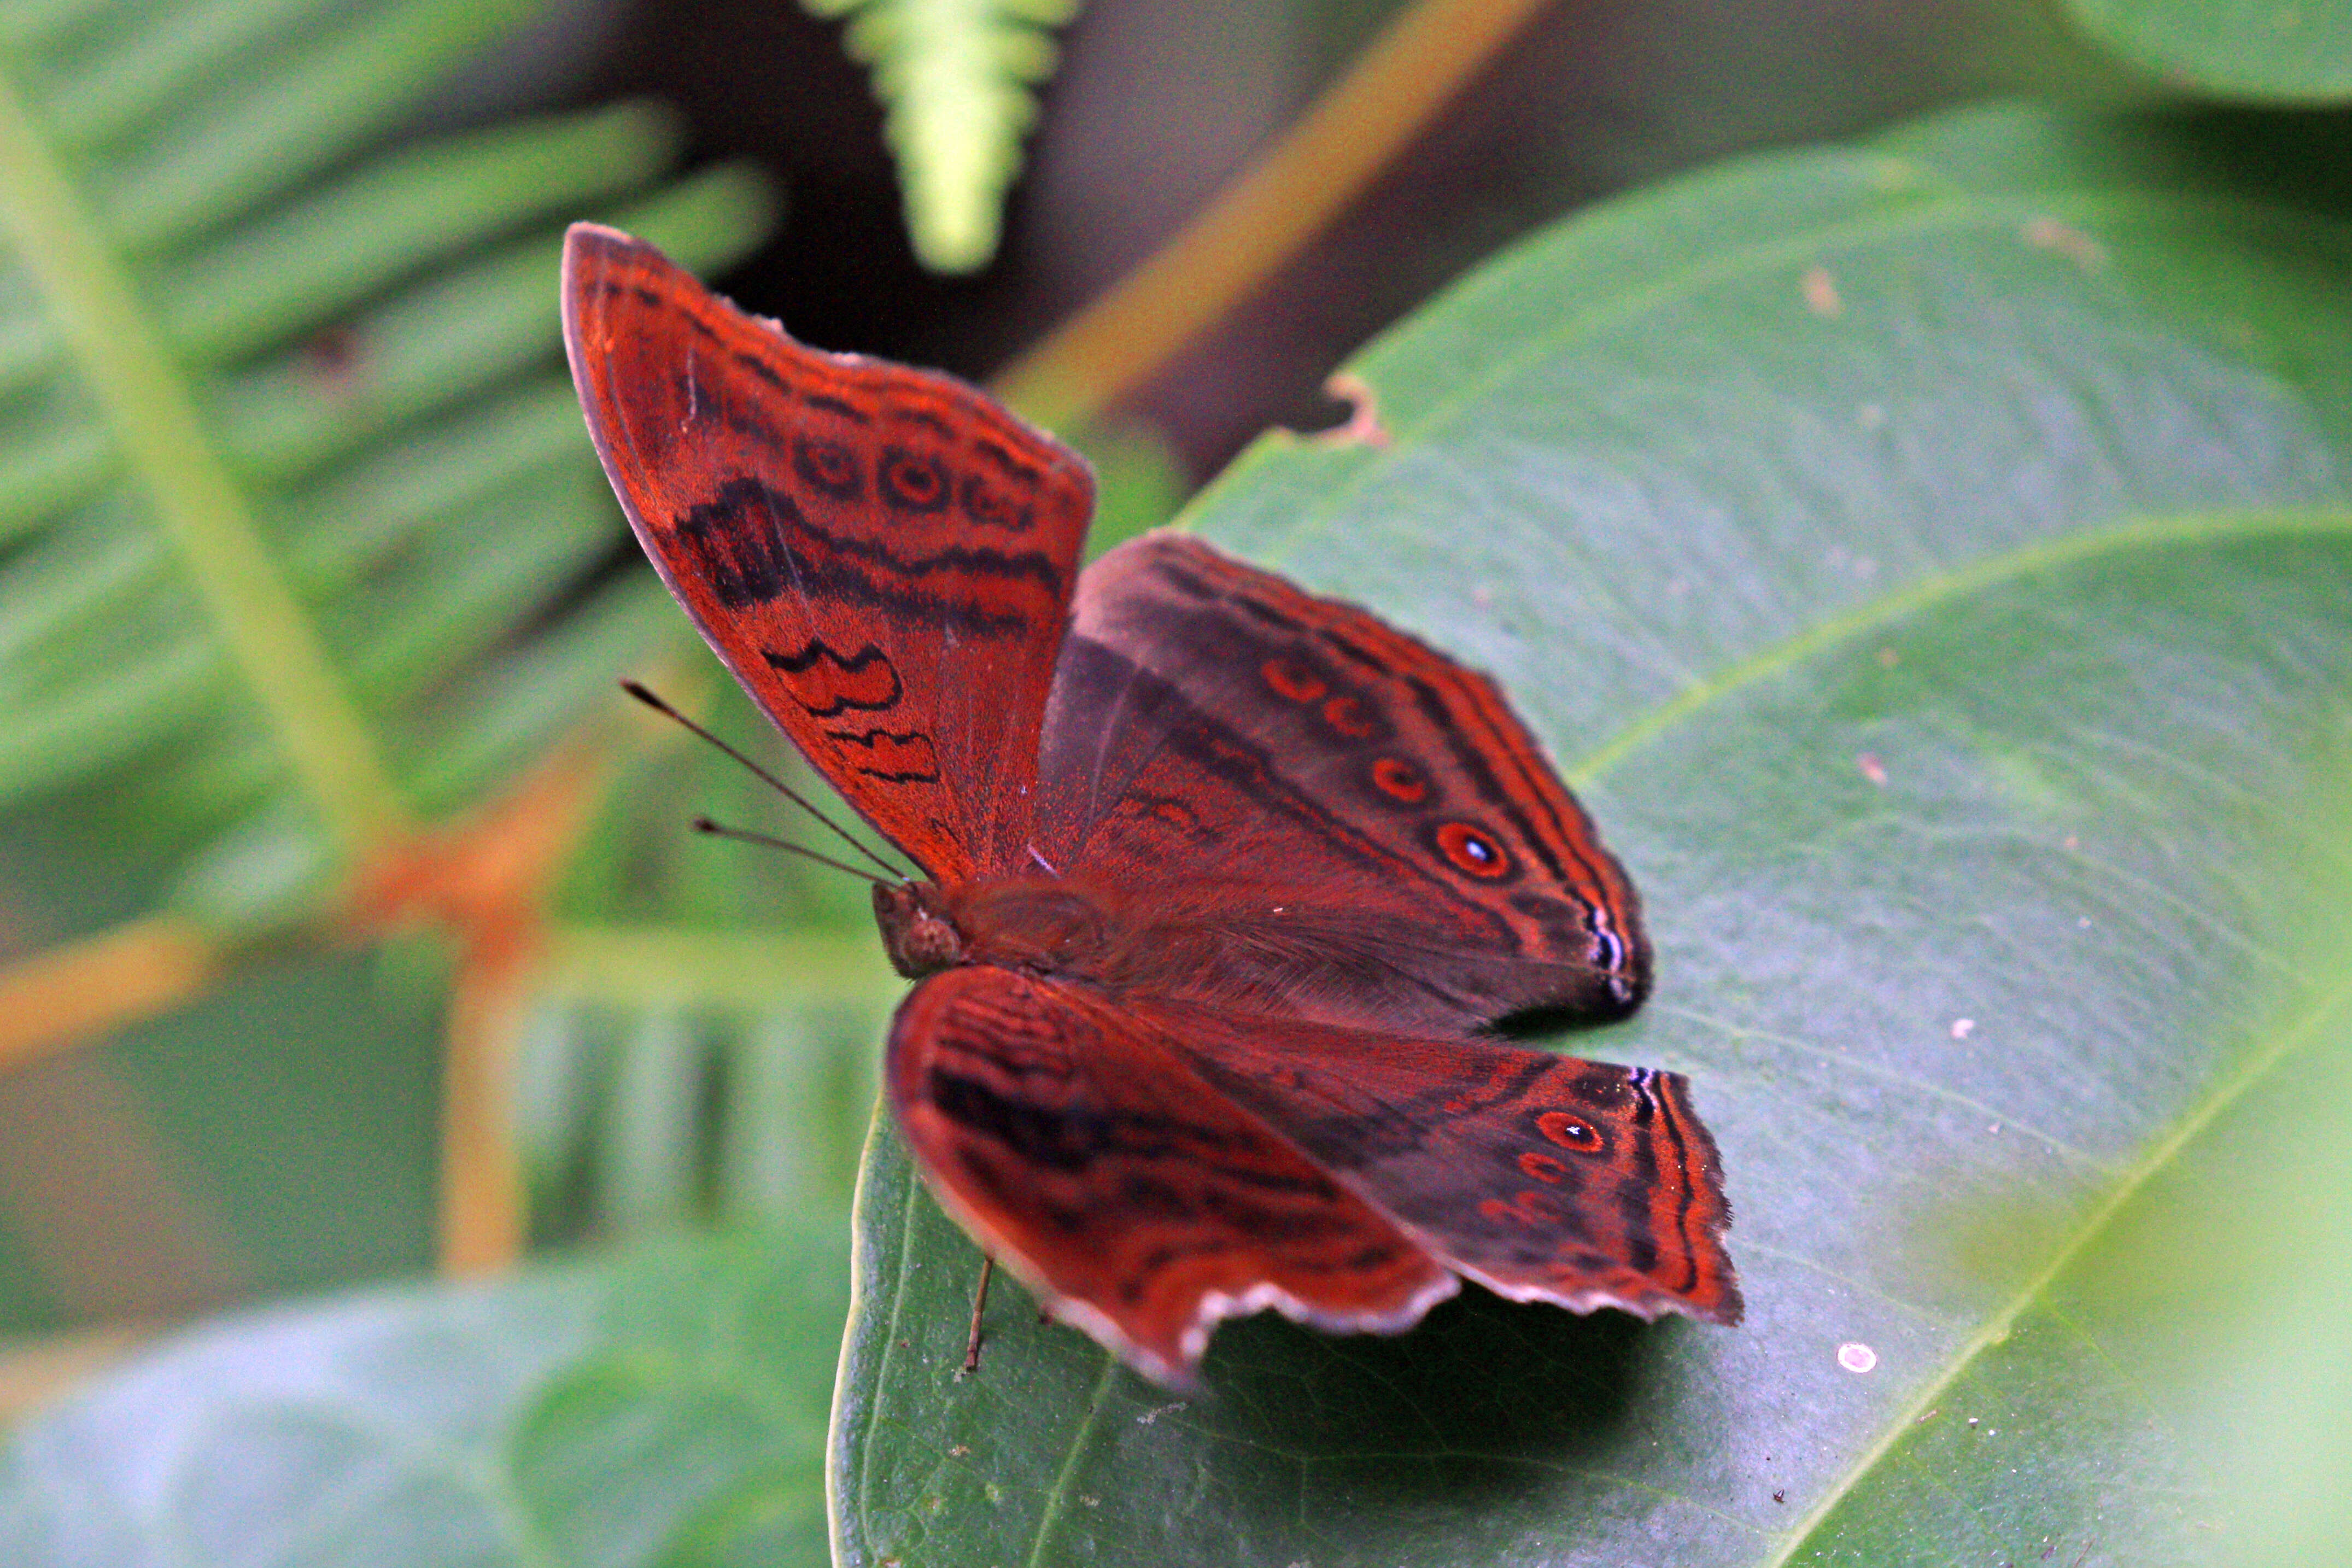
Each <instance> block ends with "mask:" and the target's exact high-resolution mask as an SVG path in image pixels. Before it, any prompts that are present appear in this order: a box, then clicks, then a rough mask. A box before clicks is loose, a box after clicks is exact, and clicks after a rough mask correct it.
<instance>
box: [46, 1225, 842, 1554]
mask: <svg viewBox="0 0 2352 1568" xmlns="http://www.w3.org/2000/svg"><path fill="white" fill-rule="evenodd" d="M840 1258H841V1248H840V1237H839V1233H838V1231H837V1230H836V1229H835V1226H831V1225H827V1224H824V1223H821V1222H813V1223H809V1224H806V1225H803V1226H799V1227H796V1228H795V1229H793V1230H790V1231H780V1230H774V1229H761V1230H755V1231H744V1232H740V1233H736V1234H734V1235H731V1236H730V1237H726V1238H723V1239H721V1240H719V1241H715V1242H697V1243H693V1244H685V1243H671V1244H668V1245H665V1246H660V1247H648V1248H645V1249H641V1250H640V1251H638V1252H637V1253H635V1254H633V1255H630V1256H629V1257H627V1258H624V1259H622V1260H619V1261H614V1262H605V1263H601V1264H596V1265H574V1266H572V1267H568V1268H555V1269H548V1270H543V1271H541V1272H538V1273H536V1274H533V1275H530V1276H528V1277H526V1278H523V1279H517V1280H513V1281H509V1282H505V1283H500V1284H496V1285H489V1286H474V1287H457V1288H444V1289H411V1290H398V1291H381V1292H376V1293H374V1294H372V1295H368V1296H362V1297H356V1298H352V1299H351V1300H344V1301H341V1302H336V1303H331V1304H328V1305H323V1306H310V1307H302V1308H298V1309H291V1310H281V1311H276V1312H270V1313H266V1314H261V1315H258V1316H255V1317H250V1318H246V1319H242V1320H237V1321H227V1322H224V1323H221V1324H219V1325H216V1326H214V1327H210V1328H207V1329H205V1330H202V1331H198V1332H195V1333H193V1334H190V1335H188V1336H186V1337H185V1338H184V1339H182V1340H181V1341H179V1342H177V1343H175V1344H173V1346H171V1347H169V1348H168V1349H166V1350H163V1351H162V1352H158V1353H156V1354H154V1355H152V1356H149V1357H147V1358H145V1359H143V1360H142V1362H140V1363H138V1364H137V1365H135V1366H133V1367H132V1368H131V1369H129V1370H127V1371H125V1372H123V1373H120V1374H118V1375H116V1376H114V1377H111V1378H110V1379H107V1380H104V1381H103V1382H101V1383H100V1384H98V1385H96V1386H94V1387H91V1388H89V1389H88V1390H86V1391H85V1392H83V1393H81V1394H77V1395H76V1396H75V1397H74V1398H73V1399H72V1400H71V1401H69V1402H68V1404H66V1405H63V1406H61V1407H59V1408H58V1409H56V1410H54V1411H52V1412H49V1413H48V1414H47V1415H44V1416H42V1417H41V1418H39V1419H38V1420H37V1421H35V1422H34V1423H32V1424H31V1425H30V1426H27V1427H26V1429H25V1430H23V1431H21V1432H19V1433H18V1434H17V1435H16V1439H15V1441H14V1443H13V1444H12V1445H11V1446H10V1447H9V1448H8V1449H7V1450H6V1451H5V1454H0V1540H5V1541H6V1542H8V1543H9V1555H8V1561H9V1562H10V1563H13V1564H21V1565H22V1568H146V1565H148V1564H155V1565H159V1568H160V1565H163V1564H180V1563H270V1564H273V1565H275V1568H308V1565H313V1564H317V1565H325V1564H335V1565H337V1568H363V1565H368V1564H383V1565H384V1568H457V1565H460V1564H463V1565H466V1568H505V1565H509V1564H512V1565H516V1568H524V1565H531V1568H537V1565H541V1564H546V1563H565V1564H600V1563H611V1564H616V1565H617V1564H636V1563H679V1564H684V1563H707V1564H718V1563H807V1562H816V1561H821V1560H822V1558H823V1554H824V1510H823V1504H822V1490H821V1486H820V1481H819V1471H820V1467H821V1464H822V1453H823V1446H824V1423H825V1394H826V1386H827V1383H828V1380H829V1377H830V1374H831V1370H832V1367H833V1363H834V1356H835V1348H836V1345H837V1343H838V1336H837V1329H838V1326H839V1324H840V1321H841V1314H842V1310H843V1306H844V1301H843V1294H844V1292H843V1284H844V1280H843V1270H842V1268H841V1262H840Z"/></svg>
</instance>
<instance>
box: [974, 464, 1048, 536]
mask: <svg viewBox="0 0 2352 1568" xmlns="http://www.w3.org/2000/svg"><path fill="white" fill-rule="evenodd" d="M957 494H958V499H959V500H961V501H962V502H963V510H964V515H965V516H966V517H969V518H971V520H972V521H974V522H977V523H982V524H984V525H986V526H988V527H991V528H1003V529H1009V530H1011V531H1013V532H1014V533H1019V532H1021V531H1024V530H1025V529H1027V528H1028V526H1029V524H1030V521H1032V518H1033V516H1034V511H1033V509H1031V508H1029V507H1026V506H1022V505H1019V504H1017V503H1015V502H1014V501H1013V500H1011V499H1010V498H1008V497H1007V496H1006V495H1005V494H1004V493H1003V491H1001V490H999V489H996V488H995V487H994V486H992V485H991V484H990V483H989V482H988V481H987V480H986V479H983V478H982V477H981V476H980V475H978V474H967V475H965V476H964V481H963V488H962V489H961V490H960V491H958V492H957Z"/></svg>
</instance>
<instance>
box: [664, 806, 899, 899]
mask: <svg viewBox="0 0 2352 1568" xmlns="http://www.w3.org/2000/svg"><path fill="white" fill-rule="evenodd" d="M694 830H695V831H696V832H697V833H708V834H709V835H710V837H713V838H735V839H740V840H741V841H742V842H743V843H745V844H763V845H765V846H767V847H769V848H771V849H782V850H786V851H788V852H789V853H791V854H794V855H798V856H800V857H801V858H803V859H807V860H814V861H815V862H816V863H817V864H818V865H820V866H830V867H832V868H834V869H835V870H836V871H846V872H848V873H849V874H850V875H851V876H853V877H863V878H865V879H866V880H867V881H869V882H871V883H873V884H874V885H875V886H876V887H877V888H895V887H897V886H898V884H899V883H900V882H901V881H903V880H904V879H903V878H898V877H877V876H876V875H875V874H874V873H873V872H871V871H868V870H866V868H863V867H860V866H853V865H851V864H850V863H849V862H848V861H846V860H836V859H835V858H833V857H832V856H830V855H820V854H818V853H817V852H816V851H815V850H814V849H811V848H809V847H807V846H806V845H803V844H795V843H793V841H792V840H791V839H789V838H777V837H773V836H772V835H770V834H765V833H751V832H747V831H746V830H745V829H743V828H740V827H723V826H720V825H719V824H718V823H716V822H713V821H711V820H710V818H709V817H707V816H698V817H696V818H695V819H694Z"/></svg>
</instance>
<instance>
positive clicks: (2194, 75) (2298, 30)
mask: <svg viewBox="0 0 2352 1568" xmlns="http://www.w3.org/2000/svg"><path fill="white" fill-rule="evenodd" d="M2064 9H2065V11H2066V13H2067V15H2069V16H2072V18H2073V19H2074V24H2075V26H2079V27H2080V28H2082V29H2083V31H2084V32H2085V33H2086V34H2088V35H2089V36H2090V37H2092V39H2094V40H2095V42H2097V43H2098V44H2100V45H2101V46H2103V47H2106V48H2109V49H2112V50H2114V51H2115V52H2116V54H2117V55H2119V56H2121V57H2122V58H2124V59H2125V60H2126V61H2128V62H2129V63H2130V64H2132V65H2134V66H2136V67H2137V68H2140V69H2141V70H2144V71H2147V73H2148V74H2150V75H2151V76H2156V77H2158V78H2161V79H2163V80H2164V82H2165V83H2166V84H2167V85H2168V86H2170V87H2173V88H2177V89H2189V90H2191V91H2194V92H2197V93H2199V94H2200V95H2203V96H2206V97H2210V98H2227V99H2233V100H2239V101H2241V102H2248V103H2309V104H2322V103H2342V102H2344V101H2345V100H2346V99H2347V97H2352V5H2347V4H2346V3H2345V0H2066V5H2065V7H2064Z"/></svg>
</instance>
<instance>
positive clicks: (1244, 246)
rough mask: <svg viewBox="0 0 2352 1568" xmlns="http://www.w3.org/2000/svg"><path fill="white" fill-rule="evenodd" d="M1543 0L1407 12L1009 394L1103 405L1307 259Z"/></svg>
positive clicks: (1048, 347)
mask: <svg viewBox="0 0 2352 1568" xmlns="http://www.w3.org/2000/svg"><path fill="white" fill-rule="evenodd" d="M1541 8H1542V0H1422V3H1421V4H1419V5H1414V6H1412V8H1411V9H1409V10H1407V11H1406V12H1405V13H1404V14H1403V15H1402V16H1399V17H1398V18H1397V19H1396V20H1395V21H1394V22H1392V23H1391V24H1390V25H1389V29H1388V31H1387V32H1385V33H1383V34H1382V35H1381V37H1380V38H1379V39H1378V40H1377V41H1375V42H1374V43H1373V45H1372V46H1371V47H1370V48H1369V49H1367V50H1366V51H1365V52H1364V54H1363V55H1362V56H1361V58H1359V59H1358V60H1357V61H1356V63H1355V64H1354V65H1353V66H1351V67H1350V68H1349V70H1348V73H1347V75H1346V76H1344V77H1342V78H1341V79H1339V81H1338V82H1337V83H1335V84H1334V85H1333V86H1332V87H1331V88H1330V89H1329V90H1328V91H1327V92H1325V93H1324V95H1323V96H1322V97H1321V98H1320V99H1319V100H1317V101H1316V103H1315V105H1314V107H1313V108H1311V109H1310V110H1307V113H1306V115H1305V116H1303V117H1302V118H1301V119H1300V120H1299V121H1298V122H1297V124H1296V125H1294V126H1292V127H1291V129H1290V130H1289V132H1286V134H1285V135H1284V136H1283V138H1282V140H1281V141H1280V142H1277V143H1276V145H1275V147H1274V148H1273V149H1272V150H1271V151H1270V152H1268V153H1266V154H1265V156H1263V157H1261V158H1259V159H1257V160H1256V161H1255V162H1254V163H1252V164H1251V165H1250V167H1249V168H1248V169H1246V170H1244V172H1243V174H1241V176H1240V177H1239V178H1237V179H1236V180H1234V183H1233V184H1229V185H1227V186H1226V187H1225V188H1224V189H1223V191H1221V192H1220V193H1218V195H1217V197H1216V199H1215V200H1214V201H1213V202H1211V203H1210V204H1209V205H1208V206H1206V207H1205V208H1203V209H1202V211H1201V213H1200V215H1199V216H1196V217H1195V218H1193V220H1192V222H1191V223H1190V224H1188V225H1186V226H1185V227H1184V228H1183V229H1182V231H1181V232H1180V233H1179V234H1178V235H1177V236H1176V237H1175V238H1173V239H1171V240H1170V241H1169V242H1168V244H1167V245H1165V246H1163V247H1161V248H1160V251H1159V252H1158V253H1157V254H1156V255H1154V256H1153V257H1152V258H1150V260H1149V261H1146V262H1145V263H1144V264H1143V265H1142V266H1141V267H1139V268H1136V269H1135V270H1134V271H1133V272H1130V273H1129V274H1128V275H1127V277H1126V278H1125V279H1122V280H1121V281H1120V282H1119V283H1118V286H1117V287H1115V288H1113V289H1111V290H1110V292H1108V293H1107V294H1105V295H1103V296H1102V297H1101V298H1100V299H1098V300H1096V301H1095V302H1094V303H1093V304H1091V305H1088V306H1087V308H1086V309H1085V310H1081V311H1079V312H1078V314H1077V315H1076V316H1074V317H1072V318H1071V319H1070V320H1069V321H1066V322H1065V323H1064V324H1063V325H1062V326H1061V327H1060V328H1058V329H1056V330H1055V332H1054V333H1053V334H1052V335H1051V336H1050V337H1048V338H1046V339H1045V341H1044V342H1041V343H1039V344H1038V345H1037V346H1036V347H1035V348H1034V349H1032V350H1031V351H1030V352H1029V353H1026V354H1024V355H1023V356H1022V357H1021V358H1020V359H1019V360H1017V361H1015V362H1014V363H1012V364H1010V365H1008V366H1006V367H1005V368H1004V369H1003V371H1002V372H1000V373H999V374H998V375H997V376H996V377H995V380H994V386H995V389H996V391H997V393H998V395H1001V396H1003V398H1004V400H1005V401H1006V402H1008V403H1010V404H1012V405H1013V406H1014V407H1016V408H1019V409H1020V410H1021V411H1022V412H1023V413H1024V414H1026V415H1027V416H1029V417H1031V418H1033V419H1036V420H1038V421H1040V422H1042V423H1045V424H1047V425H1065V424H1073V423H1078V422H1082V421H1084V420H1087V419H1090V418H1092V417H1094V416H1097V415H1099V414H1101V413H1102V412H1103V410H1104V409H1106V408H1108V406H1110V405H1112V404H1114V403H1116V402H1117V401H1118V399H1119V398H1120V397H1121V396H1122V395H1125V394H1127V393H1128V392H1130V391H1132V390H1133V389H1134V388H1135V387H1136V386H1137V385H1138V384H1140V383H1141V382H1142V381H1143V380H1144V379H1145V378H1146V377H1148V376H1150V374H1153V373H1154V372H1155V371H1157V370H1159V369H1160V366H1162V365H1163V364H1165V363H1168V361H1169V360H1170V359H1171V358H1172V357H1174V356H1175V355H1176V354H1177V353H1180V352H1181V350H1182V349H1183V348H1184V346H1185V345H1186V344H1187V343H1189V342H1192V339H1193V338H1194V337H1195V336H1197V335H1198V334H1199V333H1201V332H1202V331H1205V330H1206V329H1207V328H1208V327H1210V326H1211V325H1212V324H1213V323H1214V322H1216V321H1218V320H1219V319H1220V318H1222V317H1223V316H1224V314H1225V313H1226V312H1227V311H1229V310H1232V309H1233V308H1234V306H1235V305H1238V304H1239V303H1241V302H1242V301H1243V300H1245V299H1247V298H1248V297H1249V296H1250V295H1251V294H1253V293H1255V292H1256V290H1257V289H1259V288H1260V287H1262V286H1263V285H1264V283H1265V280H1266V279H1268V278H1269V277H1271V276H1273V274H1274V273H1275V272H1276V271H1277V270H1279V269H1280V268H1282V267H1283V266H1284V265H1286V263H1287V262H1289V261H1290V260H1291V259H1292V258H1294V257H1296V256H1297V254H1298V252H1299V251H1300V250H1301V249H1303V248H1304V247H1306V245H1307V242H1308V241H1309V240H1311V239H1313V238H1314V237H1315V236H1316V235H1318V233H1320V232H1321V231H1322V229H1323V227H1324V226H1325V225H1326V224H1328V223H1329V222H1330V221H1331V220H1332V219H1333V218H1334V217H1336V216H1339V212H1340V211H1341V210H1342V209H1343V208H1345V207H1346V206H1347V205H1348V204H1349V202H1351V201H1353V200H1354V199H1355V198H1356V196H1357V195H1360V193H1361V192H1362V190H1363V189H1364V187H1365V186H1366V185H1367V184H1370V183H1371V180H1372V178H1373V176H1375V175H1376V174H1379V173H1380V172H1381V170H1382V169H1383V168H1385V167H1387V166H1388V164H1389V163H1390V162H1391V160H1392V159H1394V158H1395V157H1396V155H1397V154H1398V153H1401V152H1402V151H1403V150H1404V148H1405V147H1406V146H1408V145H1410V144H1411V142H1412V139H1413V138H1414V137H1415V136H1417V135H1419V134H1420V133H1421V132H1422V130H1423V127H1425V126H1426V125H1427V124H1428V123H1429V121H1431V120H1433V118H1435V116H1436V114H1437V111H1438V110H1441V109H1443V108H1444V107H1445V105H1446V103H1447V102H1448V101H1449V100H1451V99H1452V98H1453V97H1454V94H1455V93H1456V92H1458V91H1460V90H1461V89H1462V87H1463V85H1464V84H1465V82H1467V81H1468V80H1469V79H1470V78H1471V77H1472V76H1473V75H1475V73H1476V72H1477V70H1478V69H1479V68H1480V67H1482V66H1484V65H1485V64H1486V61H1487V60H1488V59H1489V58H1492V57H1493V55H1494V53H1495V51H1496V49H1498V48H1500V47H1502V46H1503V45H1504V44H1506V43H1507V42H1508V41H1509V40H1510V39H1511V37H1513V36H1514V35H1516V34H1517V32H1518V30H1519V29H1520V27H1522V26H1525V25H1526V23H1527V21H1528V18H1529V17H1531V16H1534V15H1535V14H1536V12H1538V10H1540V9H1541Z"/></svg>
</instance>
